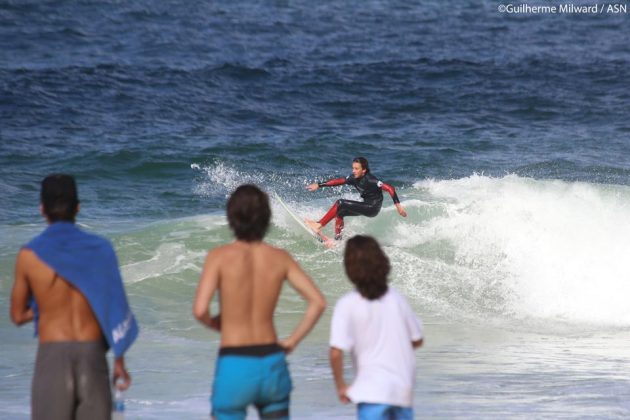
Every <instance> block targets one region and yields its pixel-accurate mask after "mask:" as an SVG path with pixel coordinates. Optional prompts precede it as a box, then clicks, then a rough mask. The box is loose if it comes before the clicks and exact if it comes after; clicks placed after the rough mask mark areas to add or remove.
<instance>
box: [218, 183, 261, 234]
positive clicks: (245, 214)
mask: <svg viewBox="0 0 630 420" xmlns="http://www.w3.org/2000/svg"><path fill="white" fill-rule="evenodd" d="M227 218H228V223H229V224H230V228H231V229H232V231H233V232H234V236H236V238H237V239H240V240H242V241H246V242H254V241H261V240H262V239H263V238H264V236H265V233H266V232H267V228H268V227H269V220H270V219H271V208H270V207H269V198H268V197H267V194H265V193H264V192H263V191H262V190H261V189H260V188H258V187H257V186H255V185H251V184H245V185H241V186H239V187H238V188H237V189H236V190H235V191H234V192H233V193H232V195H231V196H230V198H229V199H228V202H227Z"/></svg>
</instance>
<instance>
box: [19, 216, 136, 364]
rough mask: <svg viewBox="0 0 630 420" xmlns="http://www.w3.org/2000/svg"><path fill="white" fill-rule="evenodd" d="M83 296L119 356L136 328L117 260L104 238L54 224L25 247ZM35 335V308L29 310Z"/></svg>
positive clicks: (70, 225)
mask: <svg viewBox="0 0 630 420" xmlns="http://www.w3.org/2000/svg"><path fill="white" fill-rule="evenodd" d="M25 248H28V249H31V250H32V251H33V252H34V253H35V254H36V255H37V257H38V258H39V259H40V260H42V261H43V262H44V263H45V264H46V265H48V266H49V267H50V268H52V269H53V270H55V272H56V273H57V274H58V275H59V276H61V277H63V278H64V279H65V280H67V281H68V282H70V283H71V284H72V285H73V286H74V287H76V288H77V289H79V291H80V292H81V293H82V294H83V296H85V298H86V299H87V300H88V302H89V303H90V306H91V307H92V311H93V312H94V314H95V315H96V318H97V320H98V323H99V324H100V326H101V330H102V331H103V334H104V335H105V338H106V339H107V342H108V343H109V346H110V347H111V348H112V349H113V350H114V354H115V355H116V357H120V356H122V355H123V354H124V353H125V351H126V350H127V349H128V348H129V347H130V346H131V344H132V343H133V342H134V340H135V339H136V337H137V336H138V325H137V323H136V319H135V317H134V316H133V313H132V312H131V309H130V308H129V303H128V302H127V296H126V295H125V288H124V286H123V282H122V277H121V276H120V271H119V269H118V259H117V258H116V253H115V252H114V249H113V248H112V245H111V244H110V243H109V241H108V240H107V239H105V238H101V237H100V236H97V235H94V234H91V233H87V232H84V231H82V230H81V229H79V228H78V227H77V226H76V225H75V224H74V223H71V222H56V223H52V224H51V225H49V226H48V228H47V229H46V230H44V231H43V232H42V233H41V234H40V235H39V236H37V237H35V238H34V239H33V240H32V241H30V242H29V243H28V244H26V245H25ZM33 310H34V312H35V313H36V317H35V334H36V335H37V320H38V316H37V315H38V314H37V308H36V307H34V308H33Z"/></svg>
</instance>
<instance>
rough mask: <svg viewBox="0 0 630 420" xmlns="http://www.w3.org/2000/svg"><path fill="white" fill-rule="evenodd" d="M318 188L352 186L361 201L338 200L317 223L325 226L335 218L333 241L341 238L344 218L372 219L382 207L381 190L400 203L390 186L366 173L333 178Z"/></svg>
mask: <svg viewBox="0 0 630 420" xmlns="http://www.w3.org/2000/svg"><path fill="white" fill-rule="evenodd" d="M318 185H319V186H320V187H334V186H337V185H352V186H353V187H354V188H356V189H357V191H359V193H360V194H361V198H362V199H363V201H354V200H345V199H340V200H337V201H336V202H335V204H333V206H332V207H331V208H330V210H328V212H327V213H326V214H325V215H324V217H322V218H321V220H320V221H319V223H320V224H321V225H322V226H325V225H326V224H327V223H328V222H330V221H331V220H332V219H333V217H334V218H335V239H339V238H341V231H342V229H343V218H344V217H345V216H367V217H374V216H376V215H377V214H378V213H379V212H380V211H381V207H382V205H383V190H385V191H387V192H388V193H389V195H390V196H391V197H392V200H393V201H394V203H395V204H397V203H400V200H399V199H398V195H397V194H396V190H395V189H394V187H392V186H391V185H388V184H385V183H384V182H381V181H379V180H378V178H376V177H375V176H374V175H372V174H371V173H369V172H368V173H366V174H365V175H364V176H362V177H361V178H358V179H357V178H355V177H354V176H353V175H349V176H347V177H346V178H335V179H331V180H329V181H326V182H320V183H318Z"/></svg>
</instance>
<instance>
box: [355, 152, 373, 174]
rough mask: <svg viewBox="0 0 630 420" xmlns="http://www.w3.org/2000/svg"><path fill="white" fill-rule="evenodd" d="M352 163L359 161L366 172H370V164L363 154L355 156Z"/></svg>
mask: <svg viewBox="0 0 630 420" xmlns="http://www.w3.org/2000/svg"><path fill="white" fill-rule="evenodd" d="M352 163H358V164H360V165H361V168H363V169H365V172H366V173H369V172H370V165H369V164H368V161H367V159H366V158H364V157H363V156H359V157H355V158H354V159H352Z"/></svg>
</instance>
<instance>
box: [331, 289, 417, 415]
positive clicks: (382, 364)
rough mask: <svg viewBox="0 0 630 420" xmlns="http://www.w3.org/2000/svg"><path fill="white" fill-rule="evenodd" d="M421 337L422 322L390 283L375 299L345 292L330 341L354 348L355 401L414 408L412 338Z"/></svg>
mask: <svg viewBox="0 0 630 420" xmlns="http://www.w3.org/2000/svg"><path fill="white" fill-rule="evenodd" d="M421 338H422V321H420V319H419V318H418V317H417V316H416V315H415V314H414V313H413V310H412V309H411V306H409V303H408V302H407V300H406V299H405V298H404V297H403V296H402V295H401V294H400V293H398V292H397V291H396V290H394V289H393V288H392V287H391V286H389V287H388V290H387V292H386V293H385V294H384V295H383V296H381V297H380V298H379V299H376V300H367V299H365V298H364V297H362V296H361V295H360V294H359V292H357V291H356V290H355V291H352V292H350V293H348V294H346V295H344V296H342V297H341V299H339V301H338V302H337V304H336V305H335V311H334V313H333V317H332V323H331V328H330V346H331V347H336V348H338V349H340V350H343V351H351V352H352V357H353V361H354V366H355V370H356V377H355V379H354V382H353V383H352V385H351V386H350V388H349V389H348V397H349V398H350V399H351V400H352V402H354V403H360V402H364V403H376V404H390V405H396V406H400V407H411V406H412V404H413V387H414V384H415V377H416V358H415V353H414V349H413V347H412V345H411V342H412V341H417V340H420V339H421Z"/></svg>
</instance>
